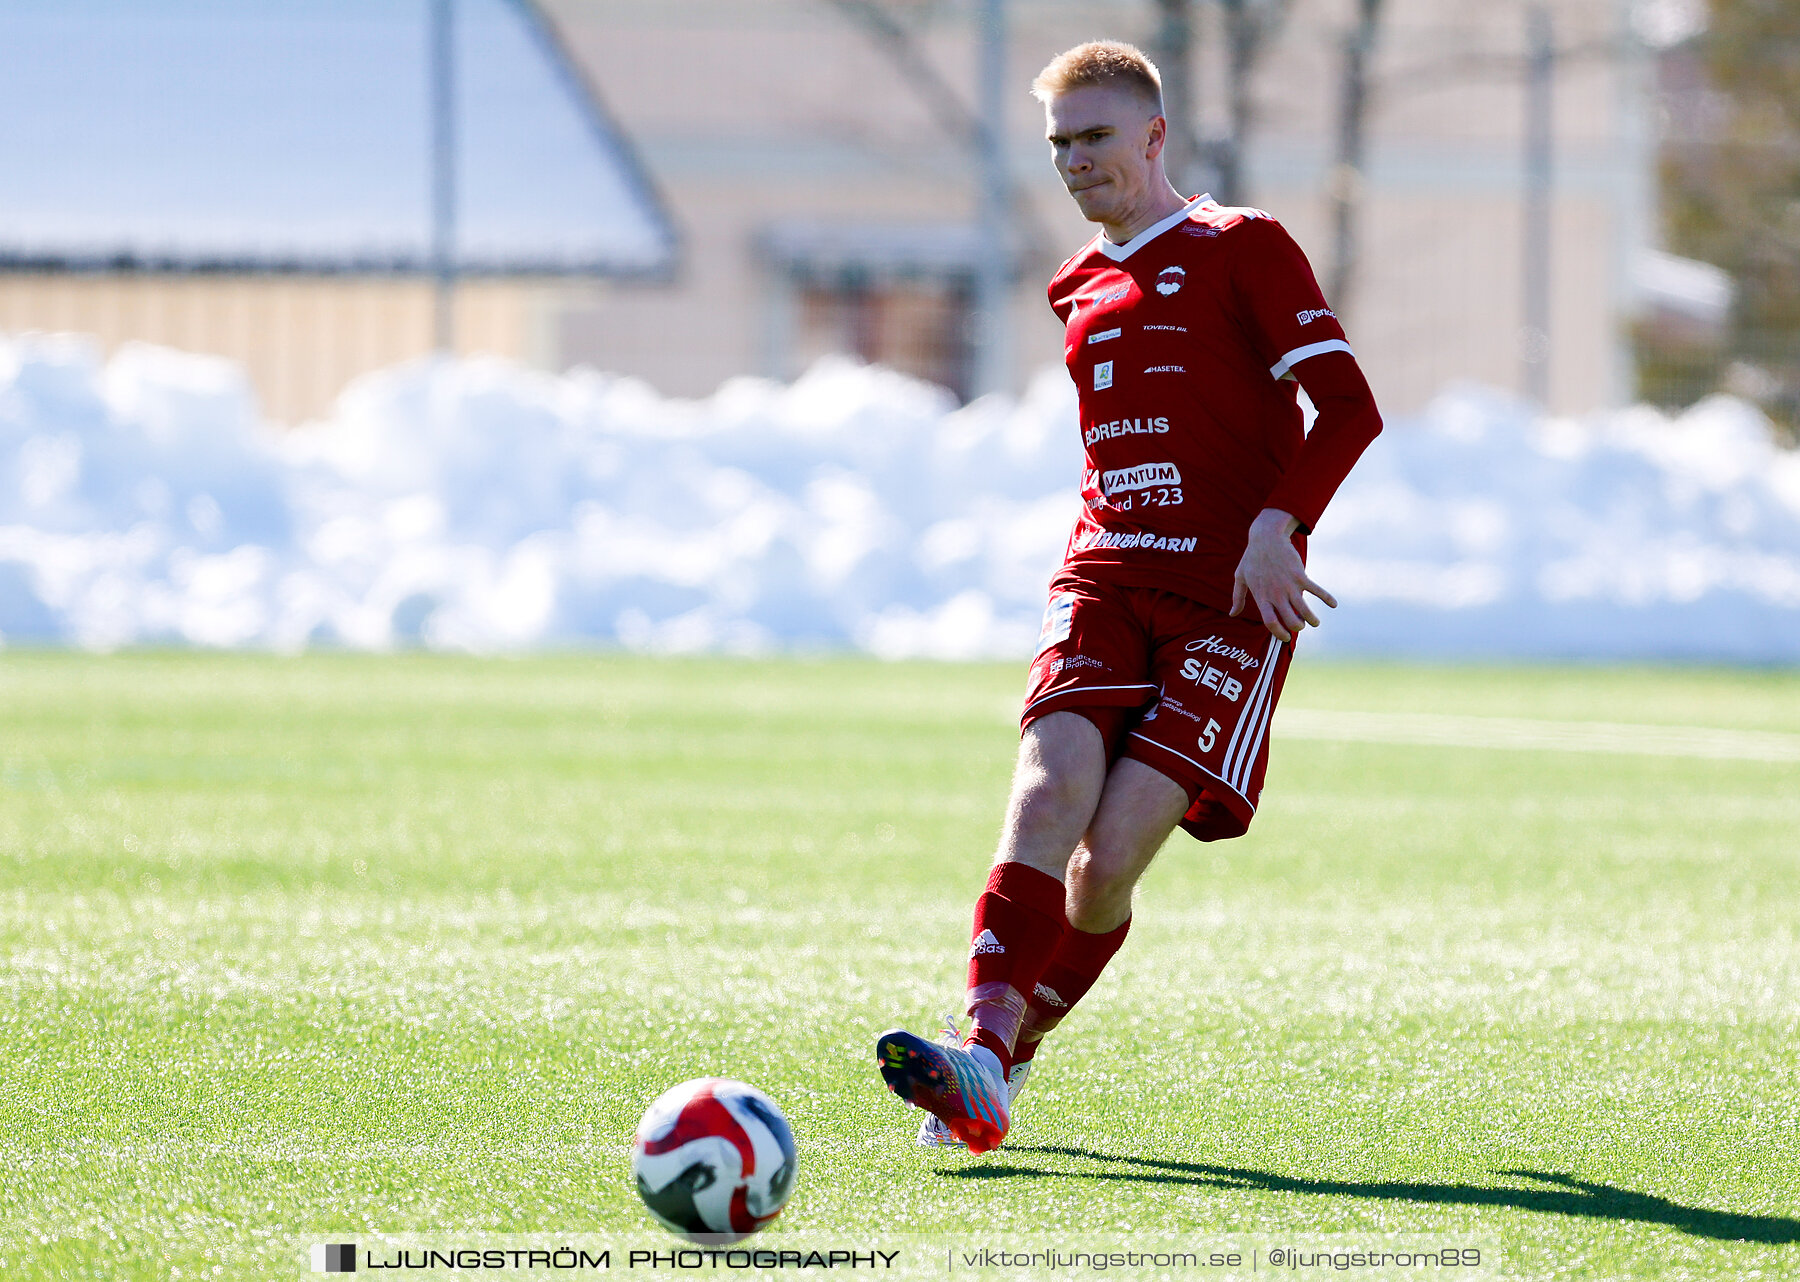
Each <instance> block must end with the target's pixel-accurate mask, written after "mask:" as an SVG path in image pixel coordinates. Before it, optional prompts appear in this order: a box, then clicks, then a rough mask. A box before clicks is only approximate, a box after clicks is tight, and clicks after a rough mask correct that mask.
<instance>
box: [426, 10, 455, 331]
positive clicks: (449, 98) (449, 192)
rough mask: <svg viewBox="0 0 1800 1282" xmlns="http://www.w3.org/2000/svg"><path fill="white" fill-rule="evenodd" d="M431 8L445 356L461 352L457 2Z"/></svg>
mask: <svg viewBox="0 0 1800 1282" xmlns="http://www.w3.org/2000/svg"><path fill="white" fill-rule="evenodd" d="M427 2H428V3H429V5H430V10H429V16H428V28H429V30H428V34H427V42H428V44H429V46H430V50H429V58H430V64H431V69H430V93H431V276H432V282H433V299H432V302H433V308H432V325H431V341H432V346H433V347H435V348H436V349H437V351H438V352H439V353H441V354H446V355H447V354H449V353H451V352H454V351H455V350H456V8H455V5H456V0H427Z"/></svg>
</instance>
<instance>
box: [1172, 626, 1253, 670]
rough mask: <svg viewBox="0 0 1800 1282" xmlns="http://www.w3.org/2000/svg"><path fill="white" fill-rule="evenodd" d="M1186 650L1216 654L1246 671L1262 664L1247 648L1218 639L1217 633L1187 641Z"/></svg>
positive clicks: (1191, 652)
mask: <svg viewBox="0 0 1800 1282" xmlns="http://www.w3.org/2000/svg"><path fill="white" fill-rule="evenodd" d="M1187 650H1188V653H1190V654H1193V653H1196V652H1198V653H1202V654H1216V655H1218V656H1219V657H1220V658H1221V659H1230V660H1232V661H1233V662H1234V663H1236V664H1237V665H1238V667H1240V668H1243V669H1245V670H1246V671H1247V670H1249V669H1250V668H1255V667H1260V666H1261V665H1262V660H1261V659H1259V658H1257V657H1256V656H1255V655H1254V654H1251V653H1250V652H1249V651H1248V650H1244V649H1240V648H1239V647H1238V646H1235V645H1230V644H1227V643H1226V642H1225V641H1222V640H1220V638H1219V637H1218V635H1217V634H1215V635H1213V636H1210V637H1205V638H1203V639H1202V640H1199V641H1189V642H1188V643H1187Z"/></svg>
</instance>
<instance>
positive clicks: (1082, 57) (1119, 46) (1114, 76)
mask: <svg viewBox="0 0 1800 1282" xmlns="http://www.w3.org/2000/svg"><path fill="white" fill-rule="evenodd" d="M1110 84H1118V85H1123V86H1124V87H1125V88H1128V89H1130V90H1131V91H1132V92H1133V93H1135V94H1136V95H1137V96H1138V97H1139V98H1142V99H1143V100H1144V103H1145V105H1146V106H1149V107H1154V108H1155V109H1156V114H1157V115H1159V116H1160V115H1162V112H1163V102H1162V76H1161V75H1160V74H1159V73H1158V72H1157V70H1156V64H1155V63H1154V62H1151V61H1150V59H1149V58H1147V57H1145V56H1144V51H1143V50H1142V49H1139V48H1138V47H1137V46H1136V45H1128V44H1126V43H1125V42H1124V41H1122V40H1090V41H1088V42H1087V43H1086V44H1081V45H1076V46H1075V47H1074V48H1073V49H1065V50H1064V51H1063V52H1061V53H1059V54H1057V55H1056V57H1054V58H1052V59H1050V63H1049V65H1048V66H1046V67H1045V68H1044V69H1043V70H1042V71H1040V72H1038V74H1037V79H1036V80H1033V81H1032V82H1031V96H1032V97H1033V98H1036V99H1037V100H1038V101H1039V102H1048V101H1049V100H1050V99H1051V97H1052V96H1054V95H1056V94H1059V93H1067V92H1068V91H1069V90H1071V89H1086V88H1089V87H1090V86H1094V85H1110Z"/></svg>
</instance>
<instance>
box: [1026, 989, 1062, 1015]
mask: <svg viewBox="0 0 1800 1282" xmlns="http://www.w3.org/2000/svg"><path fill="white" fill-rule="evenodd" d="M1031 995H1032V996H1033V997H1035V998H1037V999H1038V1000H1039V1001H1041V1002H1048V1003H1049V1004H1050V1005H1052V1006H1060V1007H1062V1008H1063V1009H1064V1010H1067V1009H1068V1007H1069V1003H1067V1002H1065V1001H1064V1000H1063V999H1062V995H1061V994H1060V993H1058V992H1057V991H1056V990H1055V989H1054V988H1052V987H1050V985H1048V984H1039V985H1038V986H1037V987H1036V988H1035V989H1033V990H1032V993H1031Z"/></svg>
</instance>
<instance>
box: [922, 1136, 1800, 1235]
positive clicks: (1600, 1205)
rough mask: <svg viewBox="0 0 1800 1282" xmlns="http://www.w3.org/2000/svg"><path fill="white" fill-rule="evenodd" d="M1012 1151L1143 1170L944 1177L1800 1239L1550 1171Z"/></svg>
mask: <svg viewBox="0 0 1800 1282" xmlns="http://www.w3.org/2000/svg"><path fill="white" fill-rule="evenodd" d="M1006 1152H1007V1153H1008V1154H1019V1153H1046V1154H1052V1153H1053V1154H1057V1155H1059V1156H1062V1157H1079V1158H1086V1159H1089V1160H1091V1161H1095V1162H1111V1163H1116V1164H1121V1165H1126V1166H1131V1167H1135V1168H1138V1169H1135V1170H1129V1171H1053V1170H1047V1169H1045V1168H1043V1167H1037V1166H1009V1165H983V1166H965V1167H959V1168H957V1169H955V1170H947V1171H939V1172H938V1174H940V1175H945V1176H950V1177H953V1178H956V1179H965V1180H994V1179H1007V1178H1012V1177H1022V1178H1029V1177H1033V1176H1050V1177H1060V1178H1067V1179H1083V1180H1135V1181H1140V1182H1144V1183H1153V1184H1205V1185H1211V1186H1213V1187H1215V1188H1225V1189H1256V1190H1266V1191H1269V1192H1275V1193H1316V1194H1322V1195H1327V1196H1334V1197H1370V1198H1390V1199H1393V1200H1395V1201H1402V1202H1448V1203H1455V1204H1459V1205H1462V1206H1514V1207H1518V1208H1520V1209H1521V1210H1526V1211H1544V1212H1549V1213H1551V1214H1554V1215H1583V1216H1587V1217H1589V1218H1590V1219H1603V1220H1639V1221H1642V1222H1643V1223H1645V1224H1667V1225H1669V1226H1670V1227H1671V1228H1676V1229H1680V1230H1681V1231H1682V1232H1683V1233H1691V1234H1693V1235H1695V1236H1696V1237H1709V1238H1718V1239H1720V1240H1721V1241H1731V1242H1740V1241H1741V1242H1768V1243H1772V1244H1783V1243H1791V1242H1800V1220H1791V1219H1787V1218H1785V1217H1783V1216H1779V1215H1739V1214H1736V1213H1734V1212H1731V1211H1709V1210H1707V1209H1705V1208H1704V1207H1698V1206H1683V1205H1682V1204H1681V1203H1679V1202H1671V1201H1669V1200H1668V1199H1667V1198H1661V1197H1655V1196H1652V1195H1651V1194H1648V1193H1633V1192H1632V1191H1631V1190H1629V1189H1621V1188H1614V1187H1613V1186H1612V1185H1610V1184H1595V1183H1592V1182H1590V1181H1587V1180H1578V1179H1575V1178H1574V1177H1573V1176H1570V1175H1559V1174H1556V1173H1554V1172H1550V1171H1497V1172H1495V1174H1497V1175H1510V1176H1513V1177H1515V1178H1518V1179H1527V1180H1538V1181H1541V1182H1542V1183H1544V1184H1547V1185H1550V1186H1551V1187H1549V1188H1542V1189H1533V1188H1486V1187H1483V1186H1481V1185H1479V1184H1415V1183H1408V1182H1405V1181H1398V1180H1395V1181H1379V1182H1376V1183H1368V1184H1359V1183H1355V1182H1353V1181H1348V1180H1309V1179H1304V1178H1301V1177H1298V1176H1292V1175H1274V1174H1271V1173H1270V1172H1268V1171H1252V1170H1248V1169H1246V1168H1244V1167H1239V1166H1208V1165H1205V1164H1204V1163H1200V1162H1170V1161H1163V1160H1159V1159H1156V1158H1148V1157H1125V1156H1121V1155H1118V1154H1112V1153H1096V1152H1094V1151H1093V1150H1091V1149H1085V1148H1065V1147H1062V1146H1060V1145H1036V1146H1033V1145H1025V1146H1021V1147H1018V1148H1010V1147H1009V1148H1008V1149H1007V1150H1006Z"/></svg>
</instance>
